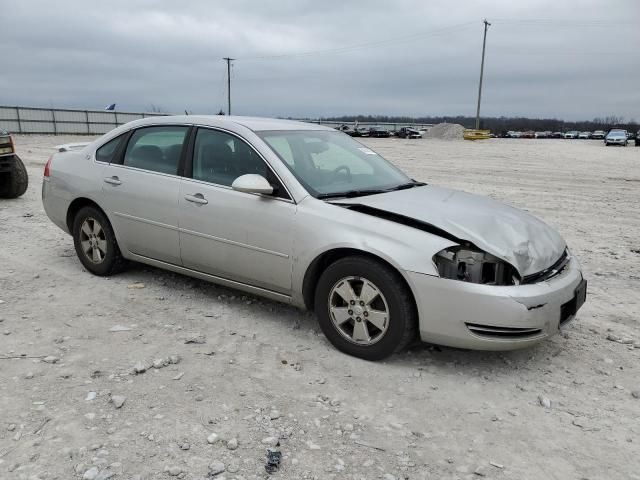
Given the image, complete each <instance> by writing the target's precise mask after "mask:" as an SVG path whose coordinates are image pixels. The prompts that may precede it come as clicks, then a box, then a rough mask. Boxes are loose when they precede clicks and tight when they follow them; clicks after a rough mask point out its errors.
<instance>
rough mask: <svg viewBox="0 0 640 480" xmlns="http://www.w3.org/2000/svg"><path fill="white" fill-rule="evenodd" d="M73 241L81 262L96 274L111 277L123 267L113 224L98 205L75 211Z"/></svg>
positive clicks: (122, 259)
mask: <svg viewBox="0 0 640 480" xmlns="http://www.w3.org/2000/svg"><path fill="white" fill-rule="evenodd" d="M73 244H74V246H75V248H76V254H77V255H78V259H79V260H80V262H82V265H84V267H85V268H86V269H87V270H89V271H90V272H91V273H93V274H94V275H99V276H109V275H113V274H114V273H118V272H119V271H121V270H122V269H123V268H124V258H123V257H122V254H121V253H120V248H119V247H118V242H117V240H116V236H115V234H114V233H113V228H112V227H111V223H109V220H108V219H107V217H106V215H105V214H104V213H102V211H101V210H99V209H98V208H96V207H91V206H88V207H83V208H81V209H80V210H79V211H78V213H77V214H76V216H75V219H74V221H73Z"/></svg>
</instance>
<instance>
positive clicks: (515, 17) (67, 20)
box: [0, 0, 640, 120]
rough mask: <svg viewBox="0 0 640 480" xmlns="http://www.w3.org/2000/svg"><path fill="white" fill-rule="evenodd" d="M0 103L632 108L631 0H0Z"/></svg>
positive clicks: (635, 84) (290, 111) (639, 73)
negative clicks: (229, 77)
mask: <svg viewBox="0 0 640 480" xmlns="http://www.w3.org/2000/svg"><path fill="white" fill-rule="evenodd" d="M0 12H2V19H3V21H2V29H1V30H0V52H1V56H0V58H1V59H2V63H1V65H2V67H1V68H0V105H16V104H17V105H33V106H40V105H45V106H54V107H78V108H104V106H105V105H107V104H109V103H114V102H115V103H117V105H118V110H128V111H139V110H149V109H150V108H151V106H152V105H153V106H155V107H157V108H161V109H162V110H164V111H169V112H176V113H181V112H183V111H184V110H185V109H188V110H189V111H193V112H194V113H215V112H217V111H218V110H219V109H220V108H223V107H224V108H225V109H226V66H225V63H224V61H223V60H221V58H222V57H225V56H230V57H234V58H237V60H236V61H235V62H234V65H233V69H232V109H233V113H234V114H242V115H267V116H305V117H318V116H331V115H341V114H356V113H363V114H386V115H410V116H421V115H457V114H461V115H470V116H471V115H475V106H476V99H477V82H478V77H479V71H480V56H481V50H482V30H483V25H482V19H483V18H485V17H486V18H487V19H488V20H489V21H490V22H492V25H491V27H490V28H489V33H488V37H487V55H486V62H485V78H484V90H483V99H482V100H483V101H482V113H483V114H485V115H487V116H501V115H504V116H516V115H523V116H531V117H557V118H563V119H572V120H575V119H591V118H593V117H596V116H606V115H619V116H624V117H626V118H627V119H631V118H635V119H636V120H640V1H638V0H586V1H582V0H576V1H557V0H540V1H527V0H519V1H514V0H502V1H484V2H478V1H473V0H470V1H463V0H457V1H455V2H454V1H446V0H438V1H426V0H394V1H391V0H383V1H378V0H366V1H365V0H361V1H355V0H353V1H345V0H340V1H337V0H336V1H334V0H322V1H319V0H277V1H264V0H233V1H214V0H190V1H186V0H183V1H175V0H169V1H164V0H136V1H128V0H111V1H87V0H83V1H80V0H55V1H52V0H46V1H38V0H20V1H15V0H0Z"/></svg>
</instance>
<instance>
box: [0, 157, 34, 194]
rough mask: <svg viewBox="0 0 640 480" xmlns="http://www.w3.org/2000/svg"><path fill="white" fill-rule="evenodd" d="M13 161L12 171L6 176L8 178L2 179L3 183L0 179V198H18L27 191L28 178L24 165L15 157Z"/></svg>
mask: <svg viewBox="0 0 640 480" xmlns="http://www.w3.org/2000/svg"><path fill="white" fill-rule="evenodd" d="M14 159H15V164H14V167H13V170H12V171H11V172H9V173H8V174H6V177H8V178H4V182H3V180H1V179H0V198H18V197H19V196H21V195H23V194H24V192H26V191H27V187H28V186H29V176H28V175H27V169H26V168H25V166H24V163H22V160H20V157H18V156H17V155H15V156H14Z"/></svg>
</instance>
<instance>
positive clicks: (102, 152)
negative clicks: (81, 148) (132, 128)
mask: <svg viewBox="0 0 640 480" xmlns="http://www.w3.org/2000/svg"><path fill="white" fill-rule="evenodd" d="M124 137H125V136H124V135H120V136H119V137H116V138H114V139H112V140H109V141H108V142H107V143H105V144H104V145H102V146H101V147H100V148H98V150H96V161H98V162H104V163H111V162H113V161H114V160H115V156H116V154H117V153H118V150H119V147H120V144H121V143H122V141H123V140H124Z"/></svg>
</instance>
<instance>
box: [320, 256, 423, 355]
mask: <svg viewBox="0 0 640 480" xmlns="http://www.w3.org/2000/svg"><path fill="white" fill-rule="evenodd" d="M314 305H315V311H316V314H317V316H318V321H319V323H320V328H321V329H322V331H323V333H324V334H325V336H326V337H327V339H328V340H329V341H330V342H331V343H332V344H333V345H334V346H335V347H336V348H337V349H338V350H340V351H342V352H344V353H347V354H349V355H353V356H355V357H360V358H363V359H365V360H382V359H384V358H386V357H388V356H390V355H391V354H393V353H395V352H399V351H400V350H402V349H404V348H405V347H406V346H407V345H408V344H409V343H410V342H411V341H413V339H414V338H415V337H416V334H417V330H418V314H417V311H416V307H415V304H414V301H413V297H412V295H411V293H410V291H409V289H408V287H407V286H406V284H405V282H404V280H403V278H402V277H401V276H400V275H399V274H398V272H396V271H395V270H393V269H392V268H390V267H389V266H387V265H385V264H384V263H382V262H380V261H377V260H374V259H371V258H367V257H363V256H353V257H346V258H343V259H340V260H338V261H336V262H335V263H333V264H331V265H330V266H329V267H327V269H326V270H325V271H324V272H323V273H322V275H321V276H320V279H319V280H318V285H317V287H316V294H315V303H314Z"/></svg>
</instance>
